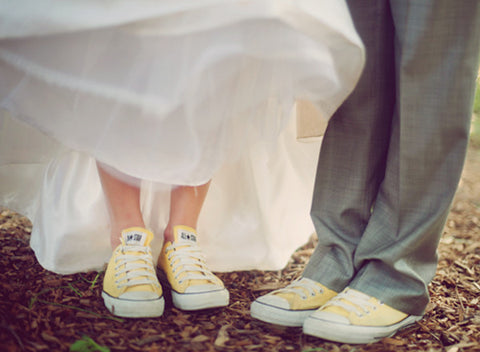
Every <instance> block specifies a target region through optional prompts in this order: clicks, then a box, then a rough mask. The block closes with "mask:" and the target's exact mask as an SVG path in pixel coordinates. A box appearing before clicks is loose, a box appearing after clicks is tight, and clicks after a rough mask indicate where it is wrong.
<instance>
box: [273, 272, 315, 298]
mask: <svg viewBox="0 0 480 352" xmlns="http://www.w3.org/2000/svg"><path fill="white" fill-rule="evenodd" d="M305 292H307V294H305ZM317 292H318V293H323V290H322V288H321V287H319V286H318V285H317V284H316V282H315V281H313V280H310V279H307V278H304V277H301V278H299V279H297V280H295V281H293V282H292V283H291V284H290V285H288V286H287V287H285V288H282V289H280V290H279V291H275V292H274V293H294V294H296V295H298V296H300V298H301V299H307V298H308V296H310V297H313V296H315V295H316V294H317Z"/></svg>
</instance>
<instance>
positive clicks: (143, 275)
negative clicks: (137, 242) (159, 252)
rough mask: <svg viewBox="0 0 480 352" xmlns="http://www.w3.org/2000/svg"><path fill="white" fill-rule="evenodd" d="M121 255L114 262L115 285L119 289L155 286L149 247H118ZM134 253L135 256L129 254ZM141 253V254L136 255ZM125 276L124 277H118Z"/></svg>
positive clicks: (155, 281) (156, 281)
mask: <svg viewBox="0 0 480 352" xmlns="http://www.w3.org/2000/svg"><path fill="white" fill-rule="evenodd" d="M120 251H121V252H122V253H123V254H121V255H119V256H118V257H117V258H116V261H115V277H116V278H117V280H116V281H115V283H116V284H117V285H118V287H119V288H121V287H130V286H137V285H145V284H146V285H155V286H157V287H159V286H160V284H159V283H158V279H157V276H156V274H155V269H154V266H153V258H152V252H151V249H150V247H144V246H123V247H120ZM132 252H136V253H135V254H129V253H132ZM138 252H141V253H143V254H138ZM123 274H125V276H122V277H120V276H121V275H123Z"/></svg>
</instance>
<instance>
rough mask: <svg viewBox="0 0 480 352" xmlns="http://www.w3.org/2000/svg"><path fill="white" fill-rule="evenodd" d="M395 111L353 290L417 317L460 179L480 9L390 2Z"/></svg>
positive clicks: (472, 1)
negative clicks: (394, 76) (394, 59)
mask: <svg viewBox="0 0 480 352" xmlns="http://www.w3.org/2000/svg"><path fill="white" fill-rule="evenodd" d="M391 5H392V13H393V19H394V23H395V30H396V43H397V45H396V55H395V57H396V72H397V82H396V86H397V104H396V110H395V117H394V122H393V130H392V137H391V143H390V148H389V153H388V159H387V169H386V176H385V179H384V181H383V183H382V185H381V187H380V191H379V193H378V196H377V198H376V200H375V206H374V209H373V213H372V217H371V218H370V221H369V223H368V226H367V227H366V229H365V232H364V234H363V236H362V239H361V241H360V243H359V245H358V247H357V249H356V251H355V256H354V265H355V267H356V268H359V269H360V272H359V273H358V274H357V276H356V277H355V279H354V281H353V282H352V283H351V285H350V286H351V287H353V288H356V289H357V290H359V291H361V292H364V293H366V294H369V295H371V296H374V297H377V298H379V299H381V300H382V301H384V302H385V303H387V304H388V305H390V306H392V307H394V308H396V309H398V310H400V311H402V312H406V313H409V314H415V315H421V314H423V310H424V309H425V306H426V304H427V302H428V291H427V285H428V283H429V282H430V280H431V279H432V278H433V276H434V274H435V270H436V266H437V256H436V250H437V244H438V241H439V238H440V235H441V233H442V229H443V226H444V224H445V220H446V217H447V215H448V212H449V208H450V204H451V201H452V199H453V196H454V194H455V191H456V188H457V185H458V181H459V179H460V175H461V171H462V168H463V163H464V159H465V152H466V147H467V143H468V135H469V128H470V119H471V114H472V112H471V109H472V104H473V93H474V89H475V88H474V87H475V78H476V75H477V69H478V62H479V56H478V54H479V51H480V48H479V46H480V3H479V2H478V1H476V0H469V1H461V2H451V1H448V0H444V1H435V2H418V1H415V0H412V1H405V0H398V1H397V0H394V1H391Z"/></svg>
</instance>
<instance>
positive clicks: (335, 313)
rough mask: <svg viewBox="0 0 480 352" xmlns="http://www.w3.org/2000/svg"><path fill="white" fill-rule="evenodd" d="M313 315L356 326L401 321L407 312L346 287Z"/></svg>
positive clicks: (381, 324)
mask: <svg viewBox="0 0 480 352" xmlns="http://www.w3.org/2000/svg"><path fill="white" fill-rule="evenodd" d="M312 316H313V317H316V318H322V319H325V320H329V321H332V322H337V323H343V324H348V325H358V326H372V327H373V326H389V325H394V324H396V323H399V322H401V321H402V320H404V319H405V318H407V317H408V314H406V313H403V312H400V311H398V310H396V309H394V308H392V307H390V306H388V305H386V304H384V303H382V302H381V301H379V300H378V299H376V298H375V297H372V296H369V295H366V294H364V293H362V292H359V291H357V290H354V289H351V288H346V289H345V290H344V291H343V292H342V293H341V294H339V295H337V296H336V297H334V298H333V299H332V300H330V301H329V302H328V303H327V304H326V305H324V306H323V307H322V308H320V309H319V310H318V311H317V312H315V313H314V314H313V315H312Z"/></svg>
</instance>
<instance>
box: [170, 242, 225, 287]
mask: <svg viewBox="0 0 480 352" xmlns="http://www.w3.org/2000/svg"><path fill="white" fill-rule="evenodd" d="M166 251H167V252H170V251H171V252H170V254H169V255H168V261H169V263H170V266H171V267H172V272H173V273H174V274H175V280H178V278H179V277H180V275H182V274H183V273H185V275H183V277H182V278H181V279H179V280H178V283H179V284H182V283H183V282H184V281H187V280H207V281H210V282H211V283H212V284H218V282H217V278H216V277H215V275H213V273H212V272H211V271H210V270H209V269H208V268H207V265H206V263H205V257H204V255H203V253H202V251H201V249H200V247H198V246H197V245H196V244H192V243H174V244H172V245H170V246H168V247H167V248H166Z"/></svg>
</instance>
